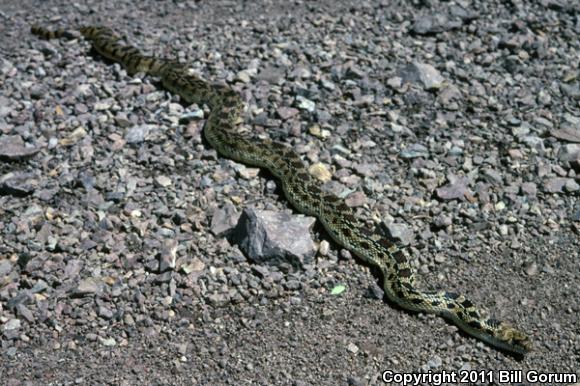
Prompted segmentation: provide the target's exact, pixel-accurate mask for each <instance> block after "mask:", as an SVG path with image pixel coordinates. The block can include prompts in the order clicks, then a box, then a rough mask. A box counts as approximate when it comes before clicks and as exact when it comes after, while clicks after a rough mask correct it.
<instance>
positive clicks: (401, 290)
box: [31, 26, 532, 355]
mask: <svg viewBox="0 0 580 386" xmlns="http://www.w3.org/2000/svg"><path fill="white" fill-rule="evenodd" d="M31 30H32V33H33V34H35V35H38V36H40V37H42V38H45V39H50V38H60V37H69V35H72V36H74V33H71V32H70V31H65V30H55V31H51V30H47V29H44V28H42V27H37V26H34V27H32V29H31ZM78 31H79V32H80V34H81V35H82V36H83V37H84V39H86V40H88V41H89V42H90V43H91V44H92V46H93V47H94V49H95V50H96V51H97V52H99V53H100V54H101V55H103V56H104V57H106V58H108V59H111V60H113V61H115V62H118V63H120V64H121V65H122V66H123V67H124V68H125V69H126V71H127V72H128V73H129V74H135V73H145V74H148V75H151V76H154V77H158V78H159V79H160V81H161V83H162V85H163V87H165V88H166V89H167V90H169V91H171V92H172V93H175V94H177V95H179V96H180V97H181V98H182V99H183V101H185V102H186V103H197V104H206V105H207V106H208V107H209V108H210V110H211V112H210V114H209V116H208V119H207V121H206V124H205V128H204V135H205V138H206V139H207V141H208V142H209V144H210V145H211V146H212V147H213V148H214V149H216V150H217V151H218V153H219V154H220V155H222V156H224V157H227V158H230V159H232V160H235V161H238V162H242V163H244V164H249V165H253V166H258V167H261V168H266V169H268V170H269V171H270V172H271V173H272V174H273V175H274V176H275V177H277V178H278V179H279V180H280V181H281V185H282V189H283V191H284V194H285V196H286V198H287V200H288V201H289V202H290V203H291V204H292V205H293V206H294V207H295V208H296V209H297V210H298V211H300V212H302V213H304V214H308V215H312V216H315V217H316V218H317V219H318V220H319V221H320V222H321V223H322V225H323V226H324V228H325V229H326V231H327V232H328V234H329V235H330V236H331V237H332V239H334V240H335V241H336V242H337V243H338V244H340V245H341V246H343V247H344V248H346V249H348V250H350V251H351V252H353V253H355V254H356V255H357V256H358V257H359V258H361V259H362V260H364V261H365V262H367V263H368V264H370V265H372V266H375V267H377V268H378V269H379V270H380V271H381V273H382V277H383V282H382V283H383V289H384V292H385V294H386V295H387V297H388V298H389V299H390V300H391V301H393V302H394V303H396V304H398V305H400V306H401V307H403V308H405V309H407V310H410V311H418V312H426V313H434V314H437V315H440V316H442V317H444V318H446V319H448V320H450V321H451V322H452V323H454V324H456V325H457V326H458V327H459V328H460V329H461V330H463V331H465V332H466V333H468V334H470V335H472V336H474V337H476V338H478V339H480V340H482V341H484V342H486V343H488V344H490V345H492V346H495V347H497V348H499V349H501V350H505V351H508V352H511V353H515V354H519V355H523V354H525V353H526V352H528V351H529V350H531V348H532V344H531V341H530V339H529V338H528V336H527V335H526V334H525V333H523V332H522V331H520V330H518V329H517V328H514V327H512V326H511V325H510V324H508V323H506V322H500V321H498V320H495V319H492V318H486V317H484V316H483V315H482V313H481V312H480V310H479V309H478V308H477V307H476V306H475V305H474V304H473V303H472V302H471V301H470V300H468V299H467V298H466V297H465V296H463V295H459V294H456V293H452V292H447V291H433V292H426V291H421V290H419V289H418V288H417V287H416V286H415V280H414V278H415V276H414V272H413V271H414V270H413V268H412V266H411V264H410V263H409V261H410V260H409V255H408V252H407V251H406V250H405V249H401V248H399V247H398V246H397V245H395V244H394V243H393V242H392V241H390V240H388V239H387V238H385V237H384V236H382V235H380V234H378V233H375V232H373V231H371V230H370V229H368V228H367V227H365V225H364V224H363V223H362V222H361V221H360V220H358V219H357V218H356V217H355V215H354V212H353V211H352V209H351V208H349V207H348V206H347V205H346V204H345V203H344V201H343V200H342V199H339V198H338V197H336V196H334V195H332V194H329V193H326V192H323V191H322V190H321V189H320V187H319V185H318V184H317V182H316V180H315V179H314V178H313V177H312V176H311V175H310V173H309V172H308V169H307V167H306V166H305V164H304V163H303V162H302V160H301V158H300V156H299V155H298V154H297V153H296V152H295V151H293V150H292V148H290V147H289V146H287V145H284V144H282V143H278V142H274V141H271V140H260V139H253V138H249V137H248V136H246V135H242V134H240V133H239V130H237V127H238V124H239V123H240V121H241V116H242V110H243V107H244V104H243V101H242V99H241V97H240V96H239V95H238V93H237V92H235V91H234V90H232V89H231V88H229V87H227V86H225V85H213V84H210V83H208V82H206V81H204V80H202V79H200V78H199V77H196V76H194V75H191V74H190V73H189V72H188V70H187V66H185V65H183V64H180V63H178V62H175V61H171V60H165V59H160V58H156V57H153V56H146V55H143V54H142V53H141V52H140V51H139V50H138V49H137V48H135V47H133V46H130V45H126V44H123V43H122V41H121V38H120V37H119V36H118V35H117V34H115V33H114V32H113V31H112V30H111V29H109V28H106V27H93V26H91V27H82V28H79V29H78Z"/></svg>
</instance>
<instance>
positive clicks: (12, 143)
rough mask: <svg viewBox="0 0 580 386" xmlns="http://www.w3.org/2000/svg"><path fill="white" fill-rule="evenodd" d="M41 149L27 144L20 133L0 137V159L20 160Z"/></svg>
mask: <svg viewBox="0 0 580 386" xmlns="http://www.w3.org/2000/svg"><path fill="white" fill-rule="evenodd" d="M39 151H40V149H39V148H37V147H35V146H27V145H26V143H25V142H24V141H23V140H22V138H21V137H20V136H19V135H4V136H1V137H0V160H4V161H18V160H23V159H27V158H30V157H32V156H34V155H35V154H36V153H38V152H39Z"/></svg>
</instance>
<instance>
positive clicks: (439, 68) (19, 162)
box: [0, 0, 580, 386]
mask: <svg viewBox="0 0 580 386" xmlns="http://www.w3.org/2000/svg"><path fill="white" fill-rule="evenodd" d="M573 3H574V2H564V1H552V0H540V1H532V2H524V1H517V0H515V1H510V2H503V1H501V2H500V1H498V2H495V1H459V2H439V1H398V2H396V1H392V2H391V1H376V2H375V1H364V0H363V1H342V0H340V1H321V2H310V1H300V0H297V1H256V2H245V1H221V0H220V1H207V2H194V1H189V2H185V1H173V2H159V1H142V2H138V3H137V4H138V5H134V4H135V2H131V1H114V2H113V1H109V0H105V1H94V2H93V1H89V2H84V1H79V2H75V3H70V2H68V1H38V2H35V1H30V0H21V1H18V2H16V1H3V2H2V3H1V5H0V20H2V22H1V23H0V36H2V38H1V39H0V182H1V184H0V334H1V335H0V339H1V347H0V384H1V385H11V386H16V385H72V384H79V385H137V384H146V385H206V384H207V385H229V384H236V385H237V384H242V385H246V384H255V385H296V386H299V385H337V384H338V385H379V384H384V383H383V381H382V378H381V377H382V374H383V372H384V371H387V370H389V371H392V372H396V373H427V372H429V371H431V372H434V373H440V372H443V371H446V372H447V373H452V374H460V371H472V372H471V373H468V374H470V375H471V376H476V375H477V374H479V373H476V371H482V370H486V371H487V370H491V371H492V372H491V376H492V377H494V379H493V382H489V379H488V378H484V379H477V380H476V382H473V383H475V384H490V383H493V384H497V383H500V382H499V378H498V377H499V370H516V371H521V372H522V374H523V375H524V377H523V379H522V380H521V381H520V382H515V381H510V382H502V383H503V384H514V383H517V384H532V382H529V381H528V380H526V377H525V374H527V373H528V372H541V373H546V374H547V373H554V374H563V373H569V374H572V375H575V376H577V375H578V374H579V373H578V368H579V367H578V363H579V361H580V324H579V323H578V314H579V311H580V305H579V301H578V293H579V291H580V269H579V261H580V260H579V258H580V256H579V251H580V238H579V231H580V225H579V223H580V204H579V203H578V200H577V198H578V192H579V191H580V188H579V186H578V183H579V182H580V180H579V177H578V176H579V174H578V173H580V145H579V143H580V129H579V127H580V108H579V106H580V102H579V101H580V91H579V77H578V74H579V69H578V63H579V60H578V55H579V53H580V46H579V43H578V39H577V37H578V35H579V34H580V18H579V15H580V9H579V8H578V6H575V5H574V4H573ZM33 23H39V24H42V25H46V26H55V27H58V26H60V27H69V26H79V25H89V24H101V25H106V26H110V27H112V28H113V29H115V30H116V31H118V32H119V33H121V34H123V35H124V36H126V39H127V40H128V41H129V42H130V43H131V44H133V45H135V46H137V47H139V48H140V49H142V50H143V51H144V52H147V53H148V54H153V55H158V56H164V57H172V58H177V59H179V60H182V61H187V62H190V63H191V67H192V68H193V70H194V71H195V72H197V73H198V74H201V75H202V76H204V77H205V78H207V79H212V80H216V81H221V82H226V83H228V84H230V85H231V86H232V87H234V88H235V89H236V90H237V91H239V92H240V93H241V95H242V96H243V98H244V100H245V101H246V102H247V105H248V109H247V112H246V117H245V120H246V123H247V126H248V128H249V129H250V130H252V131H253V132H255V133H256V135H260V136H271V137H273V138H275V139H278V140H280V141H283V142H286V143H288V144H290V145H292V146H293V147H294V148H295V149H296V150H297V151H298V152H299V153H300V154H301V155H303V158H304V160H305V161H306V162H308V163H310V164H315V163H320V164H321V165H322V167H323V168H325V169H327V170H329V171H331V172H332V174H333V175H334V178H333V180H332V181H330V182H327V183H326V184H325V188H326V189H328V190H330V191H333V192H335V193H337V194H339V195H341V196H343V197H347V200H348V203H349V205H351V206H353V207H354V208H356V210H357V213H358V214H359V215H360V216H361V217H363V218H367V219H369V221H371V220H372V221H375V222H377V223H378V222H381V221H382V222H383V228H385V229H386V231H387V232H389V233H391V234H392V235H393V236H394V237H397V238H398V239H400V242H401V243H402V244H405V245H407V246H408V248H410V250H411V253H412V255H413V257H414V259H415V260H414V262H413V263H414V265H415V266H416V268H417V270H418V272H419V276H420V278H419V280H420V282H421V283H422V286H423V287H424V288H444V289H446V290H453V291H456V292H460V293H462V294H467V295H469V298H470V299H471V300H472V301H473V302H474V303H476V304H478V305H481V307H482V308H484V309H486V310H489V312H490V313H491V314H492V315H493V316H495V317H496V318H498V319H501V320H506V321H509V322H511V323H513V324H516V325H517V326H519V327H521V328H522V329H523V330H525V331H526V332H528V333H529V334H530V336H531V338H532V340H533V341H534V346H535V349H534V351H532V352H531V353H529V354H528V355H526V356H525V357H524V358H517V357H513V356H511V355H508V354H506V353H503V352H499V351H497V350H495V349H493V348H491V347H489V346H486V345H484V344H483V343H481V342H478V341H477V340H475V339H473V338H471V337H468V336H466V335H464V334H461V333H459V332H458V331H457V328H455V327H454V326H452V325H449V324H448V323H446V322H445V321H444V320H442V319H441V318H438V317H435V316H429V315H422V314H413V313H409V312H406V311H404V310H401V309H399V308H398V307H396V306H394V305H392V304H390V303H389V302H388V301H386V300H385V299H383V293H382V290H381V289H380V286H379V285H378V283H379V276H378V275H377V273H376V272H374V271H373V270H372V269H369V267H367V266H365V265H364V264H361V262H360V261H358V260H357V259H356V258H354V257H352V256H351V255H350V254H349V253H348V252H347V251H344V250H341V248H340V247H339V246H337V245H336V244H334V243H330V248H329V251H328V252H327V253H324V252H321V253H319V254H318V255H317V256H316V258H315V260H314V262H313V263H312V264H309V265H308V266H305V267H303V269H290V268H288V267H286V266H283V265H282V266H278V265H275V264H272V265H269V264H257V263H254V262H252V261H251V259H248V257H247V256H244V255H243V254H242V253H241V252H240V251H239V249H238V248H237V246H235V245H230V244H229V243H228V242H227V241H226V240H225V239H224V238H223V237H217V236H214V235H213V234H212V233H211V232H210V228H211V221H212V218H213V215H214V213H215V210H216V209H219V208H223V207H224V206H225V205H226V204H234V206H235V207H236V208H237V209H238V210H242V209H244V208H246V207H255V208H258V209H268V210H277V211H283V210H286V209H287V208H288V206H287V203H286V201H285V200H284V198H283V195H282V193H281V191H280V190H279V189H278V188H277V186H276V184H274V183H273V182H272V179H271V176H269V175H268V174H265V173H260V174H257V173H256V171H254V170H253V169H248V168H245V167H242V166H240V165H239V164H236V163H234V162H231V161H227V160H224V159H222V158H220V157H219V156H217V154H216V153H215V151H213V150H212V149H211V148H210V147H209V146H208V145H207V144H206V143H204V142H203V141H202V139H201V128H202V127H203V122H204V121H203V119H201V117H203V115H204V110H203V108H202V106H185V105H182V104H180V103H179V101H178V99H176V97H175V96H172V95H170V94H169V93H167V92H165V91H163V90H162V89H161V88H160V87H159V85H158V84H157V83H156V80H155V79H150V78H149V77H142V76H139V74H138V75H137V76H136V77H130V76H128V75H127V74H126V72H125V71H124V70H123V69H122V68H121V67H120V66H119V65H118V64H113V63H110V62H108V61H106V60H103V59H102V58H100V57H99V56H98V55H97V54H95V53H93V52H91V51H90V49H89V48H90V47H89V45H88V44H87V43H86V42H84V41H82V39H75V40H61V41H48V42H47V41H42V40H39V39H38V38H37V37H35V36H32V35H31V34H30V31H29V29H30V25H31V24H33ZM207 112H208V111H207V110H206V111H205V117H207ZM313 234H314V238H315V240H317V241H318V242H320V241H322V240H327V241H330V240H329V237H328V235H326V234H325V233H324V231H323V230H322V229H320V228H317V227H315V228H314V231H313ZM168 245H169V246H172V248H173V249H172V251H173V255H171V253H170V255H171V256H174V257H175V258H176V261H175V262H174V263H173V264H171V262H170V263H168V264H165V263H166V261H165V260H164V259H165V257H166V253H165V252H164V251H166V249H167V246H168ZM169 249H171V248H169ZM339 285H343V286H345V288H346V290H345V291H344V292H342V293H340V294H338V295H333V294H332V290H333V289H335V288H337V286H339ZM486 374H489V373H486ZM487 376H489V375H486V377H487ZM572 378H573V377H570V378H568V379H567V380H568V381H570V380H573V379H572ZM556 381H557V379H556V380H554V381H553V382H543V384H549V383H552V384H562V383H558V382H556ZM576 382H578V381H576ZM433 383H434V382H423V384H433ZM449 383H450V384H451V383H452V382H449ZM565 383H566V382H564V384H565ZM567 383H573V382H567Z"/></svg>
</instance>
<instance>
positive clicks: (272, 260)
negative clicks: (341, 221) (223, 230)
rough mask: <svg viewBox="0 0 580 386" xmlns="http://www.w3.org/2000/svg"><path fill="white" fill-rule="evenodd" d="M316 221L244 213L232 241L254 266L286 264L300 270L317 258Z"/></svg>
mask: <svg viewBox="0 0 580 386" xmlns="http://www.w3.org/2000/svg"><path fill="white" fill-rule="evenodd" d="M315 221H316V219H315V218H313V217H303V216H293V215H290V214H288V213H286V212H275V211H258V210H254V209H245V210H244V211H243V212H242V215H241V216H240V220H239V222H238V225H237V226H236V228H235V229H234V230H233V232H232V235H231V236H230V238H229V239H230V241H231V242H232V243H235V244H238V245H239V247H240V249H241V250H242V251H243V252H244V253H245V254H246V256H247V257H248V258H249V259H251V260H253V261H254V262H265V263H268V264H272V265H277V264H279V263H281V262H285V263H290V264H291V265H292V266H295V267H301V266H304V265H305V264H308V263H310V262H311V261H312V258H313V257H314V255H315V254H316V245H315V243H314V241H313V240H312V237H311V235H310V229H311V228H312V226H313V224H314V222H315Z"/></svg>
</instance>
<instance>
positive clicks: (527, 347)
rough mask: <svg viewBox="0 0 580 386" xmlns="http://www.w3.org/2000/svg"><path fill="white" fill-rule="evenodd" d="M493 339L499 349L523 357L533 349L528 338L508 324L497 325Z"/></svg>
mask: <svg viewBox="0 0 580 386" xmlns="http://www.w3.org/2000/svg"><path fill="white" fill-rule="evenodd" d="M494 338H495V339H496V344H497V346H499V347H500V348H502V349H505V350H507V351H511V352H514V353H517V354H520V355H524V354H525V353H527V352H529V351H531V350H532V348H533V345H532V341H531V340H530V338H529V337H528V336H527V335H526V334H524V333H523V332H522V331H520V330H518V329H517V328H515V327H513V326H511V325H510V324H508V323H504V322H500V323H499V326H498V327H497V331H496V334H495V336H494Z"/></svg>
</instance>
